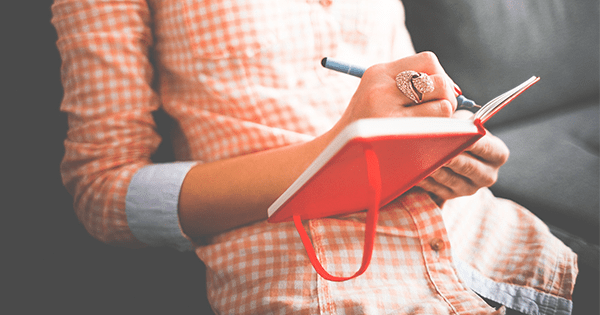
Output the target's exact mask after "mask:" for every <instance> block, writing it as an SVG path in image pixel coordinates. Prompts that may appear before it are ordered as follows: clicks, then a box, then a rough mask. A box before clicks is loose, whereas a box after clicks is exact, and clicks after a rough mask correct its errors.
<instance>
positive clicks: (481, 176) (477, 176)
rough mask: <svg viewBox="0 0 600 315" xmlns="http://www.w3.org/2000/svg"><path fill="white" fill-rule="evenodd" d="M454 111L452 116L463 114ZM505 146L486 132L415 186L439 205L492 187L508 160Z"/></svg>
mask: <svg viewBox="0 0 600 315" xmlns="http://www.w3.org/2000/svg"><path fill="white" fill-rule="evenodd" d="M459 112H461V111H457V113H456V115H455V116H459V115H464V113H459ZM508 156H509V151H508V147H506V145H505V144H504V142H503V141H502V140H500V139H499V138H497V137H496V136H494V135H492V134H490V133H489V132H487V133H486V135H485V136H483V137H482V138H481V139H479V141H477V142H476V143H475V144H473V145H472V146H471V147H470V148H468V149H467V150H466V151H464V152H463V153H461V154H460V155H458V156H456V157H455V158H453V159H452V160H450V162H448V163H447V164H446V165H444V166H443V167H441V168H440V169H438V170H437V171H435V172H434V173H433V174H431V175H430V176H429V177H427V178H426V179H424V180H423V181H421V182H420V183H419V184H417V187H421V188H422V189H424V190H425V191H427V192H428V193H429V194H430V195H431V197H432V198H433V200H434V201H435V202H436V203H437V204H438V205H440V206H441V205H442V204H443V203H444V202H445V201H446V200H449V199H452V198H456V197H461V196H468V195H472V194H474V193H475V192H477V191H478V190H479V189H480V188H482V187H489V186H492V185H493V184H494V183H495V182H496V180H497V178H498V171H499V169H500V166H502V165H503V164H504V163H506V160H507V159H508Z"/></svg>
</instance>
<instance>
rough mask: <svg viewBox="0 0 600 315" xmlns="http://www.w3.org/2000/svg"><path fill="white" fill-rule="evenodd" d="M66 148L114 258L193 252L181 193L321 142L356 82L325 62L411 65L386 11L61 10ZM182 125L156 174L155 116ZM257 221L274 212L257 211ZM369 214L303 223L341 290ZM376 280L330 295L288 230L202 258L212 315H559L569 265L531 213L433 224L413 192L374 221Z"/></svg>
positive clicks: (464, 211)
mask: <svg viewBox="0 0 600 315" xmlns="http://www.w3.org/2000/svg"><path fill="white" fill-rule="evenodd" d="M52 9H53V14H54V18H53V23H54V25H55V27H56V29H57V32H58V35H59V40H58V43H57V45H58V47H59V50H60V52H61V56H62V58H63V67H62V75H63V85H64V88H65V97H64V101H63V103H62V105H61V110H62V111H64V112H66V113H68V117H69V132H68V135H67V139H66V141H65V148H66V153H65V157H64V160H63V162H62V164H61V171H62V174H63V180H64V183H65V186H66V187H67V188H68V189H69V191H70V192H71V193H72V194H73V196H74V205H75V210H76V212H77V215H78V217H79V219H80V220H81V221H82V223H83V224H84V225H85V227H86V228H87V230H88V231H89V232H90V233H91V234H92V235H93V236H95V237H96V238H98V239H100V240H102V241H104V242H106V243H110V244H120V245H125V246H131V247H136V246H143V245H144V244H151V245H170V246H173V247H176V248H179V249H182V250H184V249H191V248H192V246H194V244H193V243H192V242H190V241H189V240H188V238H187V237H186V236H185V235H183V233H182V232H181V229H180V227H179V222H178V218H177V198H178V195H179V189H180V187H181V182H182V181H183V178H184V177H185V174H186V173H187V171H188V170H189V169H190V168H191V167H192V166H193V165H194V164H195V163H206V162H211V161H216V160H219V159H224V158H229V157H233V156H237V155H241V154H247V153H251V152H256V151H260V150H266V149H269V148H274V147H279V146H283V145H288V144H291V143H295V142H299V141H307V140H310V139H312V138H313V137H314V136H316V135H318V134H320V133H322V132H324V131H326V130H328V129H329V128H331V126H332V125H333V124H334V123H335V122H336V121H337V119H338V118H339V116H340V114H341V113H342V112H343V110H344V107H345V106H346V104H347V103H348V101H349V98H350V97H351V95H352V93H353V91H354V89H355V88H356V86H357V83H358V80H357V79H355V78H351V77H349V76H346V75H342V74H337V73H334V72H332V71H328V70H325V69H322V68H321V66H320V64H319V60H320V59H321V58H322V57H324V56H330V57H338V58H342V59H345V60H348V61H351V62H357V63H361V64H363V65H369V64H372V63H376V62H381V61H388V60H393V59H397V58H401V57H403V56H407V55H409V54H412V53H414V51H413V48H412V45H411V43H410V38H409V36H408V33H407V31H406V29H405V27H404V20H403V17H404V11H403V8H402V4H401V3H400V2H399V1H394V0H378V1H377V3H374V2H373V1H360V0H348V1H342V0H334V1H324V0H322V1H317V0H255V1H251V0H240V1H231V0H230V1H226V0H218V1H198V0H185V1H183V0H182V1H175V0H156V1H136V0H129V1H99V0H95V1H93V0H78V1H74V0H71V1H61V0H57V1H56V3H55V4H54V6H53V8H52ZM159 107H162V108H163V109H164V110H165V111H166V112H167V113H168V114H169V115H171V116H172V117H173V118H174V120H175V121H176V122H177V126H176V127H175V128H174V130H173V142H174V146H175V148H174V149H175V152H176V156H177V159H178V160H180V161H193V162H175V163H164V164H152V163H151V161H150V156H151V154H152V153H153V152H154V151H155V150H156V148H157V146H158V144H159V142H160V139H161V138H160V136H159V135H158V134H157V133H156V131H155V127H156V126H155V123H154V121H153V118H152V115H151V112H152V111H154V110H156V109H158V108H159ZM265 211H266V209H265ZM364 218H365V214H364V213H356V214H352V215H347V216H343V217H337V218H326V219H319V220H310V221H306V222H304V225H305V228H306V229H307V230H308V231H309V235H311V237H312V241H313V244H314V246H315V250H316V252H317V256H318V257H319V259H320V261H321V262H322V264H323V266H324V267H325V269H327V270H328V271H329V272H331V273H332V274H335V275H349V274H351V273H353V272H354V271H355V270H356V269H357V268H358V266H359V265H360V260H361V257H362V237H363V231H364ZM377 231H378V232H377V233H378V234H377V239H376V245H375V249H374V253H373V259H372V262H371V265H370V267H369V268H368V270H367V271H366V272H365V274H363V275H362V276H360V277H358V278H356V279H353V280H350V281H346V282H340V283H338V282H328V281H326V280H324V279H322V278H320V277H319V276H317V274H316V273H315V271H314V270H313V268H312V266H311V265H310V263H309V262H308V259H307V256H306V253H305V251H304V247H303V246H302V243H301V242H300V239H299V237H298V235H297V232H296V230H295V228H294V226H293V223H281V224H269V223H266V222H258V223H255V224H252V225H248V226H244V227H241V228H238V229H236V230H233V231H229V232H226V233H223V234H220V235H217V236H215V237H213V238H211V239H209V240H207V245H202V246H197V245H196V246H195V250H196V253H197V254H198V256H199V257H200V258H201V259H202V260H203V261H204V263H205V264H206V265H207V285H208V296H209V300H210V302H211V305H212V307H213V309H214V310H215V312H217V313H221V314H244V313H247V314H274V313H294V314H295V313H301V314H344V313H347V314H359V313H365V314H491V313H493V312H494V310H493V309H492V308H490V307H489V306H487V304H485V302H483V300H481V299H480V298H479V297H478V296H477V295H476V294H475V293H473V291H475V292H477V293H478V294H480V295H482V296H484V297H487V298H490V299H492V300H495V301H497V302H499V303H502V304H503V305H506V306H508V307H510V308H514V309H517V310H520V311H522V312H525V313H529V314H569V313H570V309H571V301H570V298H571V292H572V290H573V285H574V281H575V276H576V273H577V267H576V256H575V254H573V253H572V252H571V251H570V250H569V249H568V248H567V247H566V246H565V245H564V244H562V243H561V242H560V241H558V240H557V239H556V238H554V237H553V236H552V235H551V234H550V233H549V231H548V229H547V228H546V226H545V225H544V224H543V223H542V222H541V221H539V220H538V219H537V218H535V216H533V215H532V214H531V213H530V212H528V211H527V210H526V209H523V208H522V207H520V206H519V205H516V204H514V203H512V202H510V201H506V200H502V199H497V198H495V197H494V196H492V195H491V193H490V192H489V191H488V190H487V189H481V190H480V191H479V192H478V193H477V194H475V195H474V196H470V197H463V198H458V199H455V200H451V201H449V202H447V203H446V204H445V205H444V207H443V209H440V208H439V207H437V205H436V204H435V203H434V202H432V201H431V199H430V198H429V197H428V196H427V194H425V193H423V192H421V191H418V190H413V191H410V192H408V193H406V194H404V195H403V196H401V197H400V198H398V199H397V200H395V201H393V202H392V203H390V204H388V205H387V206H385V207H384V208H382V209H381V213H380V218H379V221H378V229H377Z"/></svg>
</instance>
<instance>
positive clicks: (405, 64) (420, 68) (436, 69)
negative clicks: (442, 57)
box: [386, 51, 447, 77]
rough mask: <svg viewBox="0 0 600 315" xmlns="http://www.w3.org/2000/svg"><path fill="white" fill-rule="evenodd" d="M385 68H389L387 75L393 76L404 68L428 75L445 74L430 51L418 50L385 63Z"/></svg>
mask: <svg viewBox="0 0 600 315" xmlns="http://www.w3.org/2000/svg"><path fill="white" fill-rule="evenodd" d="M386 68H387V69H388V70H389V72H388V73H389V75H390V76H393V77H395V76H396V74H398V73H400V72H402V71H404V70H413V71H417V72H423V73H427V74H429V75H432V74H444V75H446V76H447V74H446V71H444V68H443V67H442V65H441V64H440V61H439V59H438V57H437V56H436V55H435V54H434V53H433V52H430V51H424V52H420V53H418V54H414V55H412V56H408V57H406V58H402V59H399V60H396V61H392V62H390V63H387V64H386Z"/></svg>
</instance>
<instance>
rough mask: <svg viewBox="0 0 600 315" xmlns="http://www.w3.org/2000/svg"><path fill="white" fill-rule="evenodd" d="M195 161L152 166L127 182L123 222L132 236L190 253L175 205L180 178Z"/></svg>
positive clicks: (182, 177) (191, 246)
mask: <svg viewBox="0 0 600 315" xmlns="http://www.w3.org/2000/svg"><path fill="white" fill-rule="evenodd" d="M196 164H197V162H175V163H163V164H152V165H148V166H145V167H143V168H141V169H140V170H139V171H138V172H137V173H136V174H135V175H134V176H133V178H132V179H131V182H130V183H129V188H128V190H127V197H126V199H125V211H126V213H127V223H128V224H129V228H130V230H131V232H132V233H133V235H134V236H135V237H136V238H137V239H138V240H140V241H142V242H144V243H146V244H148V245H151V246H169V247H173V248H176V249H177V250H180V251H187V250H193V248H194V247H193V245H192V242H191V241H190V239H189V238H188V237H186V236H185V235H184V233H183V231H182V230H181V226H180V225H179V216H178V211H177V205H178V202H179V193H180V191H181V184H182V183H183V179H184V178H185V176H186V175H187V173H188V172H189V170H190V169H191V168H192V166H194V165H196Z"/></svg>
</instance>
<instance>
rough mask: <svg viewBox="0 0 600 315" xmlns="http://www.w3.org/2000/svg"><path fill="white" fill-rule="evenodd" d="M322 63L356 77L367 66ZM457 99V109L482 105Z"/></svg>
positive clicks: (325, 60)
mask: <svg viewBox="0 0 600 315" xmlns="http://www.w3.org/2000/svg"><path fill="white" fill-rule="evenodd" d="M321 65H322V66H323V67H325V68H327V69H330V70H335V71H338V72H341V73H345V74H349V75H352V76H355V77H359V78H360V77H362V75H363V73H364V72H365V70H366V69H365V68H363V67H360V66H357V65H352V64H349V63H347V62H343V61H340V60H337V59H333V58H328V57H325V58H323V59H321ZM456 100H457V101H458V106H457V108H456V109H466V110H469V111H474V110H475V111H476V110H477V109H479V108H480V107H481V106H479V105H477V104H475V102H473V101H472V100H470V99H468V98H466V97H464V96H462V95H459V96H458V97H457V98H456Z"/></svg>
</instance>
